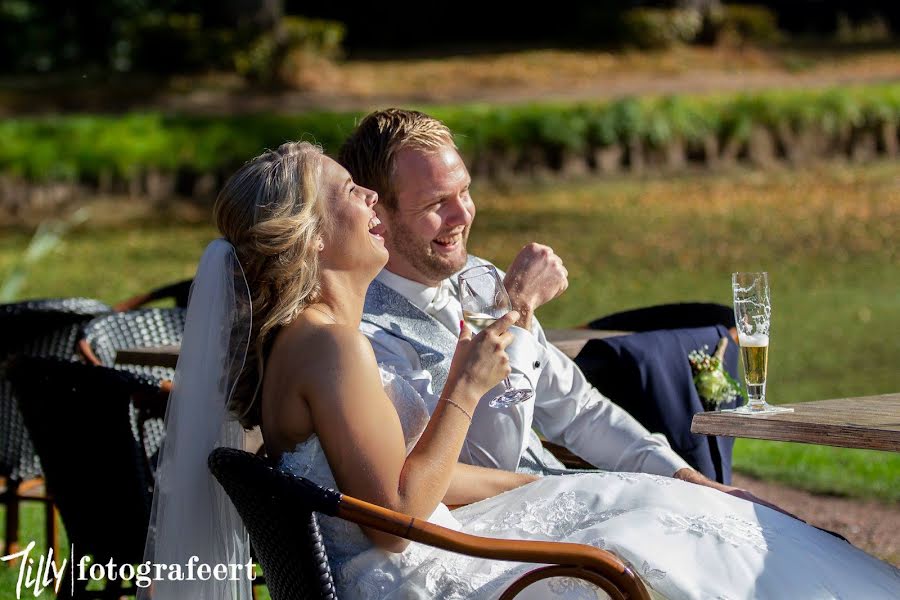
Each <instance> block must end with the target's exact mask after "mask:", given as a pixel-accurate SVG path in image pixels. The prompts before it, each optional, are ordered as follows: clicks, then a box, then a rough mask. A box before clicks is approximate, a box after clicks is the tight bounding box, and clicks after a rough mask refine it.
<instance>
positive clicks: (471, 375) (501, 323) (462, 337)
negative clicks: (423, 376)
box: [445, 310, 519, 402]
mask: <svg viewBox="0 0 900 600" xmlns="http://www.w3.org/2000/svg"><path fill="white" fill-rule="evenodd" d="M518 318H519V313H518V312H516V311H514V310H513V311H510V312H508V313H506V314H505V315H504V316H503V317H501V318H499V319H497V320H496V321H495V322H494V323H492V324H491V325H489V326H488V327H485V328H484V329H483V330H482V331H481V333H479V334H478V335H475V336H473V335H472V330H471V329H469V326H468V325H466V323H465V321H460V334H459V342H458V343H457V344H456V352H455V353H454V354H453V361H452V362H451V363H450V372H449V373H448V375H447V384H448V386H451V385H452V386H454V390H453V393H460V392H462V394H464V395H468V394H470V395H471V396H472V397H473V399H474V401H475V402H477V401H478V399H479V398H481V396H483V395H484V394H485V393H487V391H488V390H490V389H491V388H492V387H494V386H495V385H497V384H498V383H500V381H502V380H503V378H504V377H506V376H508V375H509V374H510V372H511V370H512V369H511V368H510V366H509V356H507V354H506V347H507V346H509V345H510V344H511V343H512V341H513V339H514V338H513V334H512V333H510V332H509V328H510V327H511V326H512V325H513V324H514V323H515V322H516V320H517V319H518ZM445 389H446V388H445ZM451 395H452V394H451Z"/></svg>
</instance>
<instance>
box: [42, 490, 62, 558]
mask: <svg viewBox="0 0 900 600" xmlns="http://www.w3.org/2000/svg"><path fill="white" fill-rule="evenodd" d="M44 536H45V537H46V544H47V545H46V546H45V547H46V548H50V549H52V550H53V556H59V530H58V529H57V527H56V505H55V504H53V501H52V500H47V501H46V502H44Z"/></svg>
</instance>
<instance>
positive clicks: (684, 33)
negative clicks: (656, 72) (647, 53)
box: [622, 8, 703, 50]
mask: <svg viewBox="0 0 900 600" xmlns="http://www.w3.org/2000/svg"><path fill="white" fill-rule="evenodd" d="M702 28H703V16H702V15H701V14H700V13H699V12H698V11H695V10H685V9H669V10H664V9H656V8H635V9H633V10H628V11H625V13H624V14H623V15H622V35H623V40H624V42H625V43H626V44H634V45H636V46H637V47H639V48H643V49H648V50H649V49H658V48H669V47H670V46H673V45H674V44H679V43H684V44H689V43H691V42H693V41H694V40H695V39H696V38H697V36H698V34H699V33H700V31H701V30H702Z"/></svg>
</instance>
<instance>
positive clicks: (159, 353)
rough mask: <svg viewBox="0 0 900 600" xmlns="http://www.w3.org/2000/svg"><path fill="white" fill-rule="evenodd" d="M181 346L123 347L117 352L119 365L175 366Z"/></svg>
mask: <svg viewBox="0 0 900 600" xmlns="http://www.w3.org/2000/svg"><path fill="white" fill-rule="evenodd" d="M180 350H181V346H179V345H173V346H154V347H149V348H122V349H121V350H119V351H118V352H116V364H117V365H141V366H144V367H170V368H172V369H174V368H175V365H176V364H177V363H178V352H179V351H180Z"/></svg>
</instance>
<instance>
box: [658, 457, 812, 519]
mask: <svg viewBox="0 0 900 600" xmlns="http://www.w3.org/2000/svg"><path fill="white" fill-rule="evenodd" d="M672 477H674V478H675V479H681V480H682V481H688V482H690V483H696V484H697V485H705V486H706V487H711V488H713V489H716V490H719V491H720V492H725V493H726V494H728V495H729V496H734V497H736V498H741V499H742V500H748V501H750V502H753V503H755V504H759V505H760V506H765V507H768V508H771V509H772V510H777V511H778V512H780V513H783V514H785V515H787V516H789V517H794V518H795V519H797V520H798V521H803V519H801V518H800V517H798V516H797V515H794V514H791V513H789V512H788V511H786V510H784V509H783V508H781V507H780V506H777V505H775V504H772V503H771V502H768V501H766V500H763V499H762V498H760V497H758V496H756V495H754V494H752V493H751V492H749V491H747V490H745V489H743V488H739V487H734V486H733V485H725V484H724V483H719V482H718V481H713V480H711V479H709V478H708V477H706V476H705V475H703V474H702V473H700V472H699V471H695V470H694V469H679V470H678V471H676V472H675V474H674V475H673V476H672ZM803 522H804V523H805V522H806V521H803Z"/></svg>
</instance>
